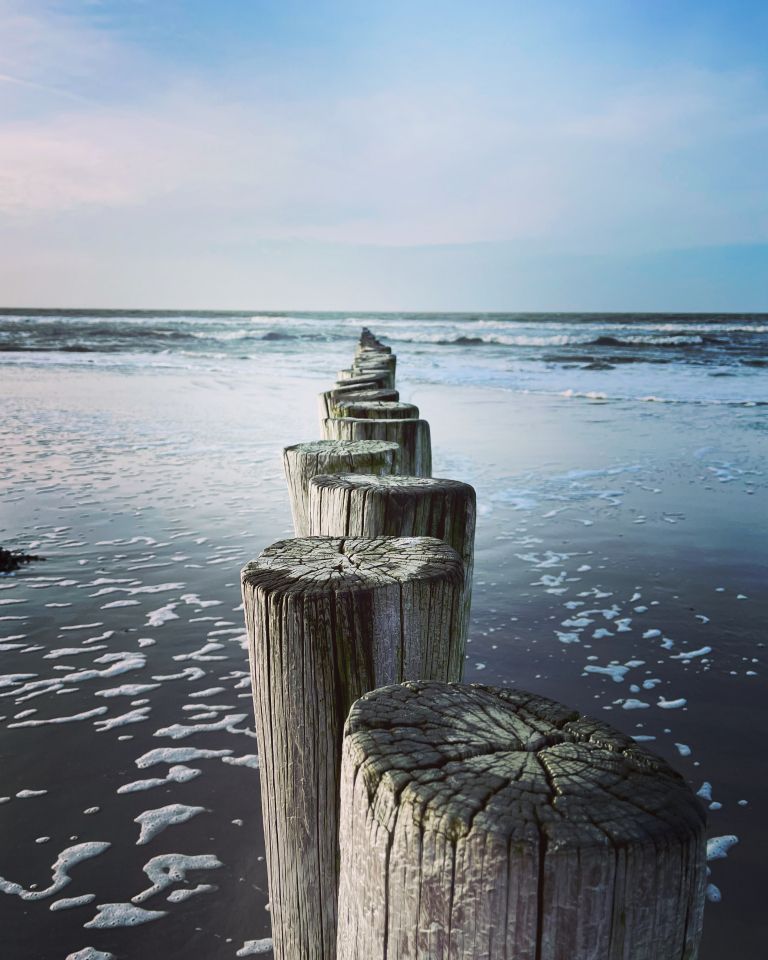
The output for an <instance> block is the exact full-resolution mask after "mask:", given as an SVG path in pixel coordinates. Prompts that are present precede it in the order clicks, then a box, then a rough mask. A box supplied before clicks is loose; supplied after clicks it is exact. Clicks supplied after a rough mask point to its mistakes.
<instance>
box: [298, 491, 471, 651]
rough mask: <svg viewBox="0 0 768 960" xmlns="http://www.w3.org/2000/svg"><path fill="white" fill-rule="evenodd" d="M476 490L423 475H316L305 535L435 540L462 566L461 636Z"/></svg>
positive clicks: (466, 619)
mask: <svg viewBox="0 0 768 960" xmlns="http://www.w3.org/2000/svg"><path fill="white" fill-rule="evenodd" d="M476 514H477V506H476V495H475V490H474V488H473V487H471V486H470V485H469V484H468V483H462V482H461V481H459V480H441V479H431V478H427V477H401V476H365V475H364V474H361V475H352V474H341V475H338V476H316V477H313V478H312V479H311V480H310V482H309V532H310V534H312V535H313V536H314V535H322V536H334V537H381V536H390V537H437V538H438V539H439V540H444V541H445V542H446V543H447V544H449V545H450V546H452V547H453V549H454V550H455V551H456V552H457V553H458V555H459V556H460V557H461V559H462V560H463V562H464V575H465V586H464V603H463V614H462V617H463V625H462V637H463V638H465V639H466V637H467V635H468V632H469V612H470V604H471V601H472V572H473V569H474V552H475V518H476Z"/></svg>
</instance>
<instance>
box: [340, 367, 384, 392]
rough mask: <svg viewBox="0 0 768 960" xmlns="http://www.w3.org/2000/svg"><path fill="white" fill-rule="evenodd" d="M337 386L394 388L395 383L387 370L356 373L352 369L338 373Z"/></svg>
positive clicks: (377, 388)
mask: <svg viewBox="0 0 768 960" xmlns="http://www.w3.org/2000/svg"><path fill="white" fill-rule="evenodd" d="M336 387H337V388H338V387H362V388H363V389H365V390H393V389H394V387H395V384H394V382H393V380H392V378H391V377H390V376H389V373H388V372H387V373H386V374H385V373H382V374H381V375H378V374H374V373H366V374H360V375H358V374H355V373H353V371H351V370H339V372H338V374H337V375H336Z"/></svg>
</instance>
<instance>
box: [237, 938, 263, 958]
mask: <svg viewBox="0 0 768 960" xmlns="http://www.w3.org/2000/svg"><path fill="white" fill-rule="evenodd" d="M271 949H272V938H271V937H266V938H265V939H264V940H246V941H245V943H244V944H243V945H242V947H240V949H239V950H238V951H237V953H236V954H235V956H236V957H255V956H256V954H257V953H269V951H270V950H271Z"/></svg>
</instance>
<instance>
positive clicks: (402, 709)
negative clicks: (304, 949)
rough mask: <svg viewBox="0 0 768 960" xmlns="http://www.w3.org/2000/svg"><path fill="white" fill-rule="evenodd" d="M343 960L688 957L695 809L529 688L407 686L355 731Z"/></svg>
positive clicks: (701, 869)
mask: <svg viewBox="0 0 768 960" xmlns="http://www.w3.org/2000/svg"><path fill="white" fill-rule="evenodd" d="M341 822H342V825H343V829H342V830H341V833H340V837H341V878H340V887H339V927H338V955H337V956H338V960H385V958H386V960H406V958H408V960H420V958H425V960H426V958H430V960H438V958H440V960H448V958H451V960H474V958H477V957H484V958H487V960H695V957H696V956H697V953H698V944H699V940H700V937H701V929H702V914H703V899H704V898H703V893H704V884H705V875H706V865H705V847H704V828H705V813H704V809H703V807H702V805H701V803H700V802H699V801H698V799H697V798H696V797H695V796H694V795H693V793H692V791H691V790H690V789H689V788H688V786H687V785H686V784H685V782H684V781H683V779H682V777H680V776H679V775H678V774H677V773H675V772H674V771H673V770H672V768H671V767H669V766H668V765H667V764H666V763H665V761H663V760H662V759H661V758H660V757H656V756H655V755H653V754H652V753H650V752H648V751H647V750H644V749H643V748H641V747H639V746H638V745H637V744H636V743H635V742H634V741H633V740H632V739H631V738H630V737H627V736H625V735H624V734H622V733H619V732H618V731H617V730H614V729H613V728H611V727H609V726H608V725H607V724H604V723H601V722H599V721H597V720H592V719H590V718H588V717H584V716H580V715H579V714H578V712H577V711H574V710H570V709H569V708H568V707H564V706H562V705H561V704H558V703H555V702H554V701H552V700H547V699H546V698H544V697H539V696H534V695H533V694H528V693H524V692H522V691H511V690H499V689H494V688H492V687H481V686H463V685H450V684H440V683H407V684H403V685H400V686H393V687H389V688H387V689H383V690H376V691H374V692H373V693H370V694H367V695H366V696H364V697H363V698H362V699H361V700H359V701H358V702H357V703H356V704H355V705H354V706H353V707H352V710H351V712H350V715H349V719H348V721H347V724H346V727H345V734H344V746H343V760H342V773H341Z"/></svg>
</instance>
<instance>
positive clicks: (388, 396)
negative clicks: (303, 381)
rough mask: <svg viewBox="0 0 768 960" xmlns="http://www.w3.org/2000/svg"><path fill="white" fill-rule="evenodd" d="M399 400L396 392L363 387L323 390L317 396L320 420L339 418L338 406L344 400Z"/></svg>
mask: <svg viewBox="0 0 768 960" xmlns="http://www.w3.org/2000/svg"><path fill="white" fill-rule="evenodd" d="M399 399H400V394H399V393H398V392H397V390H375V389H370V390H366V389H365V388H363V387H356V386H351V387H339V388H337V389H336V390H325V391H324V392H323V393H321V394H318V406H319V410H320V419H321V420H325V418H326V417H338V416H340V414H339V412H338V406H339V404H340V403H342V402H344V401H346V400H362V401H366V402H368V401H372V400H388V401H391V400H394V401H398V400H399Z"/></svg>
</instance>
